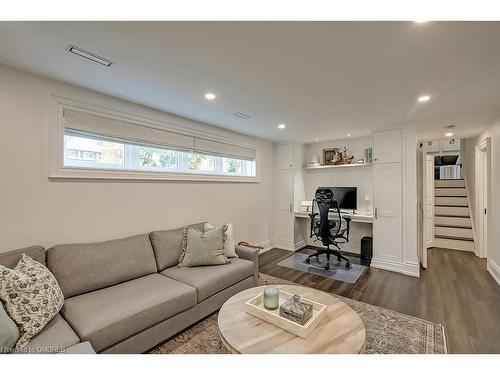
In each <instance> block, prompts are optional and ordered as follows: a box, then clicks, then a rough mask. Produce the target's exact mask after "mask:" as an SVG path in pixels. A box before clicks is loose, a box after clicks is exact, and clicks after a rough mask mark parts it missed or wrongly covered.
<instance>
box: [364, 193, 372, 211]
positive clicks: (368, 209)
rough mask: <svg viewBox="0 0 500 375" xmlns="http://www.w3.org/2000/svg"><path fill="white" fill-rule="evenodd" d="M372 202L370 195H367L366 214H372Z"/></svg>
mask: <svg viewBox="0 0 500 375" xmlns="http://www.w3.org/2000/svg"><path fill="white" fill-rule="evenodd" d="M370 201H371V197H370V194H365V212H366V213H369V212H371V207H370Z"/></svg>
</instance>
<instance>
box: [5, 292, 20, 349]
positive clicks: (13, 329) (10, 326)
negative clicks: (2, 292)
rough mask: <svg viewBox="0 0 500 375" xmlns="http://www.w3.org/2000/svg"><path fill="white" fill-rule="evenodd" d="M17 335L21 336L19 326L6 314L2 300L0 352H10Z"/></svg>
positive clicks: (17, 337)
mask: <svg viewBox="0 0 500 375" xmlns="http://www.w3.org/2000/svg"><path fill="white" fill-rule="evenodd" d="M19 337H21V333H20V332H19V328H18V327H17V325H16V323H15V322H14V321H13V320H12V318H11V317H10V316H9V315H8V314H7V312H6V311H5V309H4V308H3V304H2V301H0V354H1V353H7V352H10V351H11V350H12V348H13V347H14V346H15V345H16V342H17V340H19Z"/></svg>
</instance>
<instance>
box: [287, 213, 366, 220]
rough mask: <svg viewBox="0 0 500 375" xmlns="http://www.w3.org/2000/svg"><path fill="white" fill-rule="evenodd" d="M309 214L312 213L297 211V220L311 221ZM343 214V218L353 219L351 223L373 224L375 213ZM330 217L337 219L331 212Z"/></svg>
mask: <svg viewBox="0 0 500 375" xmlns="http://www.w3.org/2000/svg"><path fill="white" fill-rule="evenodd" d="M309 214H310V212H306V211H295V217H296V218H302V219H309ZM341 214H342V216H349V217H350V218H351V222H353V223H373V213H371V212H369V213H364V212H358V213H355V214H350V213H344V212H341ZM328 217H331V218H332V219H335V218H336V217H337V216H336V214H335V213H334V212H331V211H330V213H329V214H328Z"/></svg>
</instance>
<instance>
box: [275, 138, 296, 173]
mask: <svg viewBox="0 0 500 375" xmlns="http://www.w3.org/2000/svg"><path fill="white" fill-rule="evenodd" d="M293 165H294V164H293V144H278V145H276V169H278V170H284V169H293Z"/></svg>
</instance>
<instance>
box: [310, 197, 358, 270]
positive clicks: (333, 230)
mask: <svg viewBox="0 0 500 375" xmlns="http://www.w3.org/2000/svg"><path fill="white" fill-rule="evenodd" d="M314 202H316V204H317V206H318V209H319V219H318V213H317V212H314ZM330 211H333V213H334V215H335V218H334V219H333V220H329V219H328V213H329V212H330ZM309 217H310V218H311V235H310V238H313V237H316V239H315V241H321V242H322V243H323V245H324V246H326V249H321V250H318V251H316V252H315V253H314V254H312V255H309V256H308V257H307V258H306V263H310V262H311V258H313V257H316V259H317V258H318V256H319V255H321V254H326V266H325V267H324V268H325V270H328V269H330V256H331V255H332V254H333V255H334V256H336V257H337V260H338V261H339V262H340V261H341V260H342V259H343V260H345V262H346V264H345V267H346V268H347V269H349V268H351V263H350V262H349V259H347V258H346V257H345V256H343V255H342V252H341V249H340V246H339V245H340V244H343V243H347V242H349V228H350V223H351V218H350V217H348V216H342V215H341V213H340V208H339V204H338V202H337V201H336V200H335V197H334V194H333V191H332V189H330V188H321V187H320V188H318V189H317V190H316V194H315V196H314V199H313V207H312V212H311V213H310V214H309ZM342 220H344V221H345V223H346V226H345V227H344V228H343V227H342V223H343V222H342ZM331 245H333V246H334V247H336V248H337V249H338V250H334V249H330V246H331Z"/></svg>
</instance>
